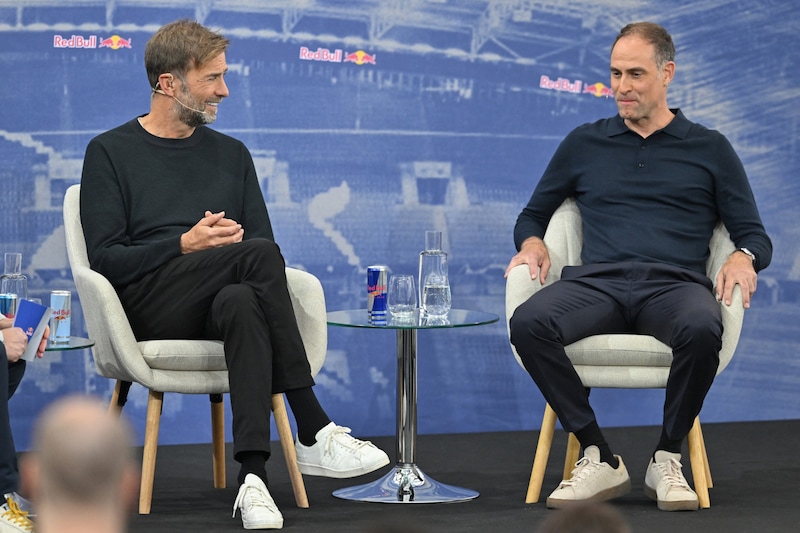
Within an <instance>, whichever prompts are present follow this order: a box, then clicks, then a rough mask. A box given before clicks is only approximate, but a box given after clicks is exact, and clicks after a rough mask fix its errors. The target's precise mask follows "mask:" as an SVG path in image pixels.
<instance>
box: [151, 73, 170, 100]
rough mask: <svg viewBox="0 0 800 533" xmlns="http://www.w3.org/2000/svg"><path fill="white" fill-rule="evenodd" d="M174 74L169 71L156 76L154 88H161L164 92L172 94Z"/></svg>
mask: <svg viewBox="0 0 800 533" xmlns="http://www.w3.org/2000/svg"><path fill="white" fill-rule="evenodd" d="M174 79H175V78H174V76H173V75H172V74H170V73H169V72H166V73H164V74H161V75H160V76H159V77H158V81H157V82H156V87H155V88H156V90H161V91H162V92H163V93H164V94H167V95H168V96H169V95H172V90H173V89H174V83H173V80H174Z"/></svg>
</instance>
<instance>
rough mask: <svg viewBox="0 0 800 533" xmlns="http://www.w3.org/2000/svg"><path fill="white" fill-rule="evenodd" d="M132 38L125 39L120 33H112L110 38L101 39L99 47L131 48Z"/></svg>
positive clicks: (113, 48)
mask: <svg viewBox="0 0 800 533" xmlns="http://www.w3.org/2000/svg"><path fill="white" fill-rule="evenodd" d="M130 47H131V40H130V39H123V38H122V37H120V36H119V35H112V36H111V37H109V38H108V39H103V40H102V41H100V46H99V48H111V49H112V50H119V49H120V48H130Z"/></svg>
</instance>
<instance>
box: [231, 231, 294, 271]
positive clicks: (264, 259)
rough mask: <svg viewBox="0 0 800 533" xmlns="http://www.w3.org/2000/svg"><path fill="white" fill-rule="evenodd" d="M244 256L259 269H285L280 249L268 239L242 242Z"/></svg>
mask: <svg viewBox="0 0 800 533" xmlns="http://www.w3.org/2000/svg"><path fill="white" fill-rule="evenodd" d="M241 246H243V247H244V250H245V251H244V255H245V257H247V258H248V259H249V260H252V261H253V262H255V263H256V264H258V265H259V266H261V267H266V268H281V269H282V268H285V266H286V263H285V262H284V260H283V255H282V254H281V249H280V247H278V245H277V244H276V243H274V242H273V241H271V240H269V239H261V238H259V239H250V240H247V241H242V243H241Z"/></svg>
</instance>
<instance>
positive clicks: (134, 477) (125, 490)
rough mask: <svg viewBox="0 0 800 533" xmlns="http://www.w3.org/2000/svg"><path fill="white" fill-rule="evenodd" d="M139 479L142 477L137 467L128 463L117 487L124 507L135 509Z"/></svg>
mask: <svg viewBox="0 0 800 533" xmlns="http://www.w3.org/2000/svg"><path fill="white" fill-rule="evenodd" d="M141 479H142V478H141V474H140V472H139V469H138V468H136V467H135V466H133V465H129V466H128V467H127V468H125V471H124V472H123V473H122V478H121V479H120V487H119V489H120V493H121V498H122V504H123V506H124V507H125V508H126V509H130V510H133V509H136V504H137V503H138V498H139V485H140V484H141Z"/></svg>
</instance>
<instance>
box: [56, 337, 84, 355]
mask: <svg viewBox="0 0 800 533" xmlns="http://www.w3.org/2000/svg"><path fill="white" fill-rule="evenodd" d="M92 346H94V341H93V340H91V339H87V338H85V337H70V338H69V342H60V343H54V342H53V340H52V339H50V340H49V341H48V342H47V348H45V350H44V351H46V352H60V351H66V350H83V349H86V348H91V347H92Z"/></svg>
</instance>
